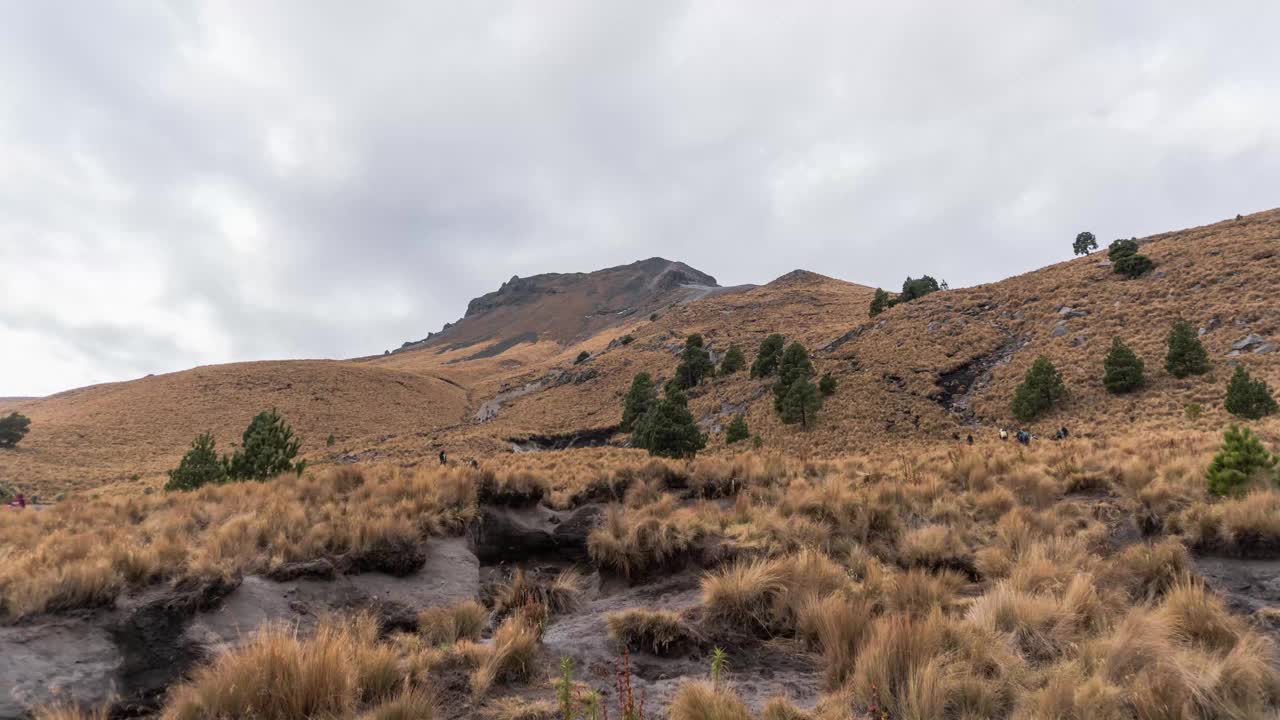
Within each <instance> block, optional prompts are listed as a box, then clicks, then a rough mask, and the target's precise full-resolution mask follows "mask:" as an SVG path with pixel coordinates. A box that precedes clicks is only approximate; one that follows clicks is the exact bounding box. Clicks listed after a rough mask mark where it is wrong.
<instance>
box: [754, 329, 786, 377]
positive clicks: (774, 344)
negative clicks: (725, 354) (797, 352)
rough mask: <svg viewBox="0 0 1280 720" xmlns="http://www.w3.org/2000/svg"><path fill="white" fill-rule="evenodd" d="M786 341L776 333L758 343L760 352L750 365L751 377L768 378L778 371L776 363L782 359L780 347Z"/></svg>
mask: <svg viewBox="0 0 1280 720" xmlns="http://www.w3.org/2000/svg"><path fill="white" fill-rule="evenodd" d="M784 344H786V340H785V339H783V337H782V336H781V335H779V334H777V333H774V334H773V335H770V336H769V337H767V338H765V339H764V341H763V342H761V343H760V352H758V353H756V359H755V362H753V363H751V377H753V378H761V377H769V376H770V375H772V374H774V373H775V372H777V370H778V361H779V360H780V359H782V346H783V345H784Z"/></svg>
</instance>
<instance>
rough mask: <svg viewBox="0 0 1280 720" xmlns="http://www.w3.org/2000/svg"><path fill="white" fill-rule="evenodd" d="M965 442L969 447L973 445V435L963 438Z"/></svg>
mask: <svg viewBox="0 0 1280 720" xmlns="http://www.w3.org/2000/svg"><path fill="white" fill-rule="evenodd" d="M965 442H967V443H969V444H970V445H972V444H973V435H969V436H968V437H966V438H965Z"/></svg>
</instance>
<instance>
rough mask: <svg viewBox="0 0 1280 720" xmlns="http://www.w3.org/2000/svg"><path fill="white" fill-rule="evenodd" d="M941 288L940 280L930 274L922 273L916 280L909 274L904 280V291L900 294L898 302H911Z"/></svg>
mask: <svg viewBox="0 0 1280 720" xmlns="http://www.w3.org/2000/svg"><path fill="white" fill-rule="evenodd" d="M941 289H942V287H941V286H940V285H938V281H937V280H935V279H933V278H932V277H929V276H928V275H921V276H920V277H919V279H915V280H913V279H912V278H911V277H910V276H907V279H906V280H904V281H903V282H902V293H901V294H900V295H898V302H911V301H912V300H917V299H919V298H922V297H924V296H925V295H928V294H929V293H933V292H937V291H938V290H941Z"/></svg>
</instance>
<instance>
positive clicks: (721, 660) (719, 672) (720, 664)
mask: <svg viewBox="0 0 1280 720" xmlns="http://www.w3.org/2000/svg"><path fill="white" fill-rule="evenodd" d="M728 667H729V654H728V653H726V652H725V651H724V648H720V647H717V648H716V649H714V650H712V651H711V683H712V684H713V685H716V686H719V685H720V678H721V677H723V676H724V671H725V669H726V668H728Z"/></svg>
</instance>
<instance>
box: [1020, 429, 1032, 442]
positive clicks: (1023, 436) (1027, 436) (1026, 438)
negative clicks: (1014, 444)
mask: <svg viewBox="0 0 1280 720" xmlns="http://www.w3.org/2000/svg"><path fill="white" fill-rule="evenodd" d="M1018 442H1020V443H1022V444H1023V445H1030V444H1031V433H1029V432H1027V431H1026V430H1019V431H1018Z"/></svg>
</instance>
